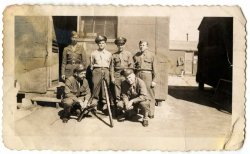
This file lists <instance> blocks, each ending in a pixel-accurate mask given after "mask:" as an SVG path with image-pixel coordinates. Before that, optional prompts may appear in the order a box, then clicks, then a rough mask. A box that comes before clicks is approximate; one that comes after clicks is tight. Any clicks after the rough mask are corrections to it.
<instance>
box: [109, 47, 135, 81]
mask: <svg viewBox="0 0 250 154" xmlns="http://www.w3.org/2000/svg"><path fill="white" fill-rule="evenodd" d="M111 67H112V69H111V73H112V76H114V72H118V73H120V72H121V71H122V70H123V69H126V68H133V67H134V66H133V57H132V54H131V53H130V52H129V51H122V52H119V51H118V52H116V53H114V54H113V55H112V64H111Z"/></svg>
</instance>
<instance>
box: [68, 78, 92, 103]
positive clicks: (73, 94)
mask: <svg viewBox="0 0 250 154" xmlns="http://www.w3.org/2000/svg"><path fill="white" fill-rule="evenodd" d="M90 95H91V93H90V89H89V84H88V81H87V80H86V79H83V80H82V82H78V81H77V80H76V78H75V77H74V76H70V77H69V78H67V79H66V82H65V98H71V99H73V100H77V98H78V97H83V96H84V97H85V99H86V100H88V99H89V98H90Z"/></svg>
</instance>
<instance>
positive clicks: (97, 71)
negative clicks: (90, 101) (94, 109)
mask: <svg viewBox="0 0 250 154" xmlns="http://www.w3.org/2000/svg"><path fill="white" fill-rule="evenodd" d="M92 75H93V76H92V82H93V93H92V94H93V95H94V96H93V97H94V98H95V99H97V100H101V101H103V100H106V96H105V91H104V87H103V85H102V84H101V85H100V86H98V83H100V80H101V79H102V78H104V79H105V81H106V85H107V88H109V83H110V72H109V69H108V68H94V69H93V71H92ZM100 96H101V98H100Z"/></svg>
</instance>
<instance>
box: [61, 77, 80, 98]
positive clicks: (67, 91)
mask: <svg viewBox="0 0 250 154" xmlns="http://www.w3.org/2000/svg"><path fill="white" fill-rule="evenodd" d="M72 89H73V87H72V84H71V82H70V80H69V79H67V80H66V82H65V91H64V92H65V97H66V98H71V99H73V100H74V101H76V102H77V101H78V99H77V97H76V95H75V94H73V93H72V92H71V90H72Z"/></svg>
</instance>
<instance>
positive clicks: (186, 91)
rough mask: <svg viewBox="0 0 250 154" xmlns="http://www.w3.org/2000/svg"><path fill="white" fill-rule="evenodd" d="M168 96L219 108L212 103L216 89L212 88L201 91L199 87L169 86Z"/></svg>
mask: <svg viewBox="0 0 250 154" xmlns="http://www.w3.org/2000/svg"><path fill="white" fill-rule="evenodd" d="M168 94H169V95H170V96H172V97H174V98H176V99H180V100H184V101H188V102H191V103H196V104H200V105H205V106H208V107H213V108H217V106H216V105H215V104H214V103H212V102H211V101H210V100H211V98H212V96H213V95H214V89H213V88H210V87H207V88H205V89H204V90H199V89H198V87H190V86H169V91H168Z"/></svg>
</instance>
